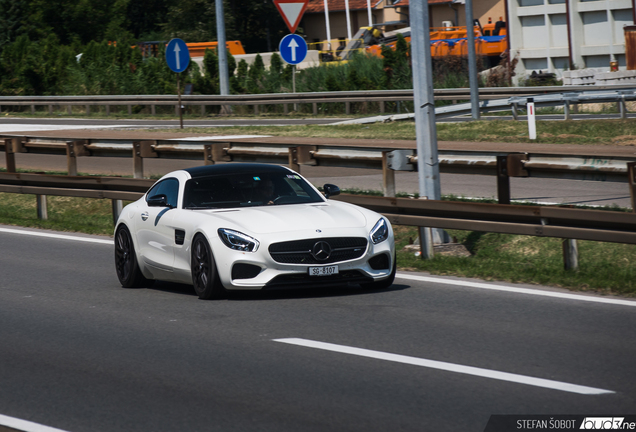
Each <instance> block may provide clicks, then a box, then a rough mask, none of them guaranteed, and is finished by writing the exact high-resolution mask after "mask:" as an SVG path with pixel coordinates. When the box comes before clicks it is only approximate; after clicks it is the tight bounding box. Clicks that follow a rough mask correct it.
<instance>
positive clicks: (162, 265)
mask: <svg viewBox="0 0 636 432" xmlns="http://www.w3.org/2000/svg"><path fill="white" fill-rule="evenodd" d="M158 197H162V198H161V199H162V200H163V201H162V203H163V204H164V205H162V204H159V205H157V203H158V201H160V200H158ZM178 198H179V180H177V179H176V178H168V179H165V180H162V181H161V182H159V183H157V184H156V185H155V186H153V188H152V189H151V190H150V191H148V193H147V194H146V203H145V205H144V207H143V208H142V211H141V212H140V213H139V220H138V221H137V227H138V228H137V239H138V242H139V249H140V250H139V254H140V255H141V257H142V259H143V260H144V264H145V265H146V266H149V267H150V270H151V272H152V273H153V275H154V276H155V277H156V278H157V279H162V278H168V279H169V278H170V277H169V276H170V274H171V273H172V271H173V265H174V245H175V228H174V226H173V221H174V215H175V212H176V211H177V209H176V207H177V202H178ZM153 202H154V205H153Z"/></svg>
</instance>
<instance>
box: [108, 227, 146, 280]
mask: <svg viewBox="0 0 636 432" xmlns="http://www.w3.org/2000/svg"><path fill="white" fill-rule="evenodd" d="M115 270H116V271H117V278H118V279H119V282H120V283H121V286H123V287H124V288H140V287H143V286H149V285H151V284H152V282H154V281H151V280H149V279H146V278H145V277H144V275H143V274H142V273H141V270H140V269H139V265H138V264H137V255H136V254H135V246H134V245H133V241H132V237H131V235H130V231H128V228H127V227H126V226H125V225H120V226H119V228H117V232H116V233H115Z"/></svg>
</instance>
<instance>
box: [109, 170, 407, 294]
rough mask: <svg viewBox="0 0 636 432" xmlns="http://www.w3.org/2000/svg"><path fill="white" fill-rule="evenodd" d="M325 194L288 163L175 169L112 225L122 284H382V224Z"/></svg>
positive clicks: (391, 254)
mask: <svg viewBox="0 0 636 432" xmlns="http://www.w3.org/2000/svg"><path fill="white" fill-rule="evenodd" d="M324 191H325V195H326V197H325V196H323V195H322V194H321V193H320V192H319V191H318V190H317V189H316V188H314V187H313V186H312V185H311V184H310V183H309V182H307V181H306V180H305V179H304V178H303V177H301V176H300V175H299V174H298V173H296V172H294V171H292V170H290V169H289V168H286V167H282V166H277V165H267V164H243V163H229V164H222V165H210V166H201V167H196V168H190V169H184V170H180V171H174V172H172V173H169V174H167V175H165V176H164V177H162V178H161V179H160V180H159V181H157V183H155V184H154V185H153V186H152V188H150V190H149V191H148V192H147V193H146V194H145V195H144V196H143V197H142V198H140V199H139V200H138V201H135V202H133V203H131V204H129V205H127V206H126V207H125V208H124V210H123V211H122V213H121V215H120V217H119V220H118V221H117V225H116V228H115V268H116V270H117V276H118V278H119V281H120V282H121V284H122V286H124V287H138V286H148V285H149V284H150V283H152V281H153V280H162V281H173V282H179V283H186V284H192V285H194V289H195V291H196V293H197V294H198V295H199V298H201V299H211V298H218V297H220V296H222V295H223V293H224V292H225V289H228V290H255V289H280V288H302V287H309V286H311V287H316V286H331V285H339V284H348V283H354V284H360V285H361V286H363V287H365V288H374V289H382V288H386V287H389V286H390V285H391V284H392V283H393V280H394V278H395V245H394V240H393V229H392V227H391V224H390V223H389V221H388V220H386V219H385V218H384V217H383V216H381V215H380V214H378V213H375V212H373V211H370V210H367V209H364V208H362V207H358V206H355V205H352V204H348V203H344V202H341V201H334V200H329V199H328V198H329V196H333V195H337V194H338V193H340V190H339V189H338V187H337V186H334V185H330V184H326V185H325V186H324Z"/></svg>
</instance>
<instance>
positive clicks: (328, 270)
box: [309, 265, 338, 276]
mask: <svg viewBox="0 0 636 432" xmlns="http://www.w3.org/2000/svg"><path fill="white" fill-rule="evenodd" d="M334 274H338V266H337V265H334V266H324V267H309V276H329V275H334Z"/></svg>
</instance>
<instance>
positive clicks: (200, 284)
mask: <svg viewBox="0 0 636 432" xmlns="http://www.w3.org/2000/svg"><path fill="white" fill-rule="evenodd" d="M190 268H191V269H192V285H193V286H194V291H195V292H196V293H197V295H198V296H199V298H200V299H201V300H210V299H218V298H221V297H222V296H223V294H224V292H225V290H224V289H223V285H221V279H220V278H219V273H218V271H217V268H216V264H215V262H214V256H213V255H212V249H211V248H210V245H209V243H208V241H207V240H206V239H205V237H203V236H202V235H197V236H196V237H195V238H194V241H193V242H192V256H191V261H190Z"/></svg>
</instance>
